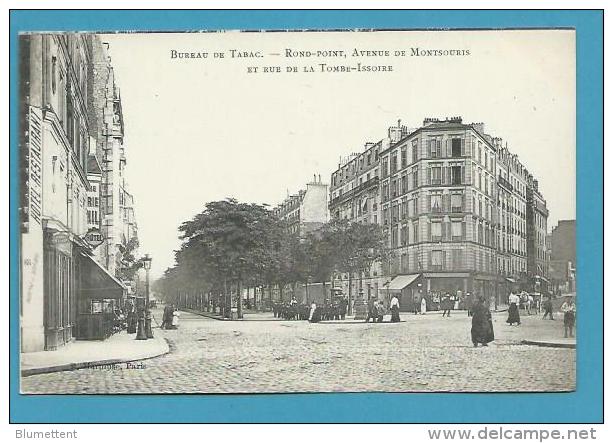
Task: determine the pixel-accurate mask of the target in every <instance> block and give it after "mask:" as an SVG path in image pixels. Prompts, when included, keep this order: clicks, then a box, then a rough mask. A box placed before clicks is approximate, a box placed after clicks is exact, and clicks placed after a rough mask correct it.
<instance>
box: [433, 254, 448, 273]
mask: <svg viewBox="0 0 613 443" xmlns="http://www.w3.org/2000/svg"><path fill="white" fill-rule="evenodd" d="M444 267H445V258H444V252H443V251H432V269H433V270H435V271H440V270H442V269H443V268H444Z"/></svg>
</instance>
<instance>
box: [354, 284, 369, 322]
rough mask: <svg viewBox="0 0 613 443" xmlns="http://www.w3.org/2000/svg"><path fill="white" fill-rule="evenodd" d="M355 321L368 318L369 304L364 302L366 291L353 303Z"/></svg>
mask: <svg viewBox="0 0 613 443" xmlns="http://www.w3.org/2000/svg"><path fill="white" fill-rule="evenodd" d="M353 308H354V316H353V318H354V320H366V317H368V304H367V303H366V301H365V300H364V291H360V293H359V294H358V298H357V299H356V300H355V302H354V303H353Z"/></svg>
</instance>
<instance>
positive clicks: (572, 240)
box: [549, 220, 577, 292]
mask: <svg viewBox="0 0 613 443" xmlns="http://www.w3.org/2000/svg"><path fill="white" fill-rule="evenodd" d="M576 267H577V239H576V221H575V220H560V221H558V225H557V226H556V227H555V228H553V230H552V231H551V259H550V268H549V269H550V271H549V274H550V278H551V280H552V283H553V284H554V286H555V287H556V289H558V290H559V291H560V292H562V291H564V292H574V291H576Z"/></svg>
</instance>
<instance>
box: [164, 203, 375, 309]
mask: <svg viewBox="0 0 613 443" xmlns="http://www.w3.org/2000/svg"><path fill="white" fill-rule="evenodd" d="M179 232H180V236H179V238H180V239H181V240H182V245H181V248H180V249H179V250H178V251H175V261H176V264H175V266H173V267H172V268H169V269H167V270H166V271H165V273H164V275H163V277H162V278H160V279H159V280H158V281H156V283H155V286H154V291H155V292H156V293H157V294H160V295H161V297H162V298H163V299H165V300H166V301H168V302H174V303H177V302H178V300H179V297H185V298H189V297H192V298H193V297H196V298H198V297H200V299H202V297H203V296H204V295H206V299H207V300H208V298H209V297H208V296H209V295H211V294H215V295H221V297H220V299H221V300H223V301H224V302H222V304H223V306H224V307H225V308H226V311H227V310H228V308H230V307H231V303H230V302H228V300H229V294H230V292H231V291H232V290H234V292H235V293H237V294H242V290H243V288H244V287H248V288H255V287H268V288H272V287H273V286H277V287H278V288H279V290H280V291H281V296H283V289H284V288H285V287H286V286H287V285H296V284H300V283H301V284H308V282H309V281H312V282H320V283H323V284H324V291H325V285H326V282H328V281H332V277H333V275H334V273H336V272H342V273H348V274H349V276H350V278H351V277H352V276H353V275H354V274H357V275H359V276H361V275H362V274H363V272H365V271H367V270H368V269H370V267H371V265H372V264H373V262H375V261H377V260H381V259H383V258H384V257H385V256H386V248H385V247H384V243H385V242H384V237H383V233H382V231H381V228H380V226H378V225H375V224H361V223H350V222H348V221H345V220H333V221H331V222H329V223H326V224H324V225H323V226H321V227H320V228H319V229H317V230H313V231H311V232H308V233H306V234H304V235H302V236H301V237H298V236H297V235H295V234H290V233H289V230H288V229H287V225H286V224H285V222H284V221H282V220H280V219H278V218H277V217H276V216H275V215H274V214H273V212H272V211H271V210H270V209H268V207H267V206H264V205H258V204H251V203H240V202H238V201H236V200H234V199H227V200H223V201H215V202H211V203H208V204H207V205H206V207H205V208H204V210H203V211H202V212H201V213H200V214H198V215H196V216H195V217H194V218H193V219H191V220H189V221H186V222H184V223H183V224H181V226H180V227H179ZM350 283H351V282H350ZM349 288H351V284H350V285H349ZM324 293H325V292H324ZM348 295H349V299H350V302H351V299H352V294H351V289H350V293H349V294H348ZM350 306H351V303H350ZM237 311H238V317H239V318H241V317H242V311H243V306H242V297H241V296H239V297H238V300H237Z"/></svg>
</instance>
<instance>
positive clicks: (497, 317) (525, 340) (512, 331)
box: [492, 311, 577, 349]
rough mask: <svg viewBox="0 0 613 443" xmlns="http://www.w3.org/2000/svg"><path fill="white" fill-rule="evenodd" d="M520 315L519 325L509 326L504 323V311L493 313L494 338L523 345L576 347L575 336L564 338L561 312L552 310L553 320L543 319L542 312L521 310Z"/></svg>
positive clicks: (505, 317) (505, 315) (505, 314)
mask: <svg viewBox="0 0 613 443" xmlns="http://www.w3.org/2000/svg"><path fill="white" fill-rule="evenodd" d="M520 317H521V325H520V326H509V325H508V324H506V319H507V313H506V312H496V313H493V314H492V319H493V320H494V332H495V334H496V338H497V339H506V340H514V341H518V342H519V343H521V344H524V345H534V346H544V347H550V348H570V349H575V348H576V344H577V341H576V337H572V338H564V320H563V318H564V316H563V314H562V313H561V312H554V318H555V320H549V319H546V320H543V313H540V314H533V315H526V314H524V313H523V311H522V312H520ZM575 332H576V331H575Z"/></svg>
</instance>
